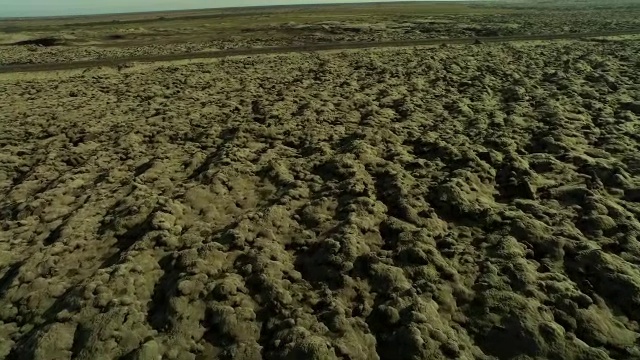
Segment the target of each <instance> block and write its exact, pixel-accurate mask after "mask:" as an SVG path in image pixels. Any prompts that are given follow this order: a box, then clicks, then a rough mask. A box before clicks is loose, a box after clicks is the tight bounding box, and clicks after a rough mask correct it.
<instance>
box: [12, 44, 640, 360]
mask: <svg viewBox="0 0 640 360" xmlns="http://www.w3.org/2000/svg"><path fill="white" fill-rule="evenodd" d="M639 67H640V46H639V45H638V44H637V42H619V43H617V42H611V43H586V42H554V43H529V44H510V45H477V46H466V47H438V48H420V49H396V50H371V51H357V52H333V53H324V54H298V55H286V56H255V57H251V58H230V59H224V60H215V61H206V62H192V63H175V64H172V63H166V64H154V65H144V66H142V65H140V66H138V67H132V68H126V69H122V70H121V71H117V70H114V69H108V68H103V69H93V70H88V71H85V72H81V71H74V72H58V73H50V74H29V75H19V74H5V75H1V76H0V127H1V128H2V131H1V132H0V148H1V149H2V150H1V151H0V219H1V220H0V221H1V222H0V224H1V228H0V229H1V231H0V358H2V357H4V358H8V359H70V358H74V359H98V358H100V359H118V358H122V359H160V358H164V359H216V358H219V359H261V358H263V359H377V358H380V359H585V360H587V359H631V358H639V357H640V348H639V347H638V334H639V333H640V329H639V326H638V321H639V320H640V312H639V310H638V309H640V243H639V242H638V235H639V231H640V223H638V216H639V215H640V154H639V151H640V146H639V144H640V137H639V135H638V134H639V133H640V122H639V121H638V116H640V102H639V101H640V85H639V84H640V74H639V73H638V72H637V69H638V68H639Z"/></svg>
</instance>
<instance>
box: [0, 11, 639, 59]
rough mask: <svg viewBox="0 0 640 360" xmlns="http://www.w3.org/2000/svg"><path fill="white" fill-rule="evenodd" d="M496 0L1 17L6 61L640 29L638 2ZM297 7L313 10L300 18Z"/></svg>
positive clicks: (1, 55)
mask: <svg viewBox="0 0 640 360" xmlns="http://www.w3.org/2000/svg"><path fill="white" fill-rule="evenodd" d="M497 4H500V3H491V5H484V4H480V5H475V6H471V7H466V8H462V7H460V8H457V7H456V8H452V9H451V10H447V9H441V8H438V5H429V3H426V4H425V5H423V6H422V7H421V6H418V5H415V4H405V6H404V7H403V6H397V7H389V6H390V5H389V4H387V5H386V6H388V7H389V8H388V11H387V12H381V11H380V10H379V9H377V8H376V7H371V8H363V9H362V10H361V11H362V12H363V13H365V14H367V15H366V16H362V14H360V13H357V12H355V13H353V12H347V11H346V10H345V9H342V8H336V9H335V10H332V11H327V10H323V11H325V12H323V13H322V14H323V15H322V16H319V17H314V16H313V14H314V12H313V11H311V10H305V11H308V14H307V13H305V12H304V11H303V10H298V11H290V12H289V13H286V12H285V13H277V12H276V13H268V12H267V13H264V14H258V15H257V14H255V13H249V14H246V15H242V16H235V17H232V18H211V19H206V18H205V19H204V20H203V19H199V18H196V19H194V20H189V19H183V20H182V21H179V20H171V19H164V20H161V19H156V20H155V21H149V20H148V19H147V20H140V22H139V23H136V22H133V23H129V22H126V23H122V24H121V23H119V22H114V23H109V25H105V24H104V22H100V21H97V22H95V23H91V22H88V23H80V24H73V23H69V24H57V25H51V24H50V22H47V21H46V20H42V22H40V23H38V22H35V23H34V20H26V21H23V22H20V21H12V22H10V23H9V24H10V25H6V26H2V22H0V66H1V65H8V64H34V63H55V62H71V61H82V60H97V59H110V58H127V57H136V56H138V57H139V56H155V55H167V54H182V53H198V52H204V51H216V50H226V49H237V48H258V47H272V46H299V45H313V44H327V43H336V42H374V43H375V42H382V41H408V40H425V39H436V38H437V39H447V38H474V37H497V36H527V35H543V34H577V33H606V32H621V31H623V32H625V31H629V32H638V33H640V6H638V5H637V4H636V5H635V6H626V7H621V6H614V5H615V3H612V4H609V6H608V7H606V6H605V8H604V9H598V10H597V11H594V9H593V6H592V5H588V6H587V5H582V6H579V7H578V6H573V7H568V8H563V7H559V6H556V7H553V6H552V7H549V5H547V6H546V7H540V6H542V5H536V6H531V7H524V8H523V7H519V6H517V4H514V3H511V2H507V3H504V4H501V5H497ZM509 4H510V5H509ZM543 5H544V4H543ZM356 9H358V8H356ZM347 10H348V9H347ZM272 11H275V10H272ZM298 12H303V14H307V15H306V17H305V16H300V14H299V13H298ZM369 13H371V14H369ZM174 16H175V15H174ZM212 16H213V15H212ZM296 16H298V17H296ZM289 18H291V19H292V20H293V21H289ZM51 21H53V20H51ZM55 21H58V22H59V21H62V20H55ZM69 21H72V19H69ZM75 21H81V20H79V19H76V20H75ZM84 21H89V20H84ZM218 23H220V24H218ZM46 40H49V42H48V43H47V41H46ZM30 42H33V43H31V44H29V43H30ZM34 43H35V44H34ZM10 44H19V45H10Z"/></svg>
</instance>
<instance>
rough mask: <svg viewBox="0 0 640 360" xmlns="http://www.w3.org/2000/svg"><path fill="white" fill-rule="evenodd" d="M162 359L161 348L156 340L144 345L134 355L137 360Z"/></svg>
mask: <svg viewBox="0 0 640 360" xmlns="http://www.w3.org/2000/svg"><path fill="white" fill-rule="evenodd" d="M161 358H162V354H161V353H160V346H159V345H158V343H157V342H156V341H155V340H149V341H147V342H146V343H144V345H142V346H141V347H140V349H138V351H137V352H136V354H135V355H134V359H136V360H157V359H161Z"/></svg>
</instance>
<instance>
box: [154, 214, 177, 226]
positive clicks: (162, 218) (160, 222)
mask: <svg viewBox="0 0 640 360" xmlns="http://www.w3.org/2000/svg"><path fill="white" fill-rule="evenodd" d="M175 223H176V217H175V216H173V215H171V214H167V213H164V212H159V213H156V214H155V216H154V217H153V220H152V221H151V226H152V227H153V228H154V229H156V230H171V228H172V227H173V226H174V225H175Z"/></svg>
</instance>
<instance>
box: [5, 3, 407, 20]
mask: <svg viewBox="0 0 640 360" xmlns="http://www.w3.org/2000/svg"><path fill="white" fill-rule="evenodd" d="M373 1H375V0H373ZM380 1H402V0H379V1H377V2H380ZM358 2H372V0H324V1H323V0H316V1H314V0H105V1H100V2H98V1H92V0H0V18H2V17H22V16H24V17H27V16H59V15H84V14H104V13H120V12H138V11H163V10H180V9H201V8H220V7H240V6H260V5H296V4H313V3H358Z"/></svg>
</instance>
